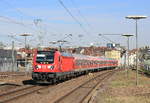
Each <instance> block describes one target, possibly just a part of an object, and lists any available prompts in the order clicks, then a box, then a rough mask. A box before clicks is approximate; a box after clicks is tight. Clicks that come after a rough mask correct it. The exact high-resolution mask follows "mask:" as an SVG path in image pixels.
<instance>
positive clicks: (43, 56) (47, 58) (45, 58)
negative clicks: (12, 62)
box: [36, 51, 54, 64]
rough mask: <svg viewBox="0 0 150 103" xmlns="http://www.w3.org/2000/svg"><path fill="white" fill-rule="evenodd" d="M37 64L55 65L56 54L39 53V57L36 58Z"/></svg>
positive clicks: (49, 52)
mask: <svg viewBox="0 0 150 103" xmlns="http://www.w3.org/2000/svg"><path fill="white" fill-rule="evenodd" d="M36 62H37V63H41V64H43V63H48V64H52V63H54V52H52V51H38V52H37V57H36Z"/></svg>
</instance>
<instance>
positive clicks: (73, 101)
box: [55, 70, 116, 103]
mask: <svg viewBox="0 0 150 103" xmlns="http://www.w3.org/2000/svg"><path fill="white" fill-rule="evenodd" d="M115 72H116V70H112V71H108V72H105V73H103V74H100V75H98V76H96V77H94V78H92V79H90V80H88V81H86V82H84V83H83V84H81V85H79V86H78V87H76V88H74V89H73V90H72V91H70V92H69V93H67V94H66V95H64V96H62V97H60V98H59V99H57V100H56V101H55V103H89V101H90V100H91V97H92V95H93V93H94V92H95V91H96V89H97V88H98V87H99V86H100V85H101V84H102V82H103V81H105V80H106V79H108V78H110V77H111V76H112V75H113V74H114V73H115Z"/></svg>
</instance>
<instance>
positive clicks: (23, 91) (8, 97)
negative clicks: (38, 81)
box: [0, 85, 48, 103]
mask: <svg viewBox="0 0 150 103" xmlns="http://www.w3.org/2000/svg"><path fill="white" fill-rule="evenodd" d="M47 87H48V86H44V87H41V86H35V85H32V86H24V87H20V88H16V89H14V90H11V91H8V92H4V93H1V94H0V103H6V102H10V101H12V100H15V99H18V98H20V97H23V96H25V95H28V94H32V93H34V92H37V91H38V90H41V89H45V88H47Z"/></svg>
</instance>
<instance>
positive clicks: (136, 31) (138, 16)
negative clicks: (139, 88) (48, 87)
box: [125, 15, 147, 85]
mask: <svg viewBox="0 0 150 103" xmlns="http://www.w3.org/2000/svg"><path fill="white" fill-rule="evenodd" d="M125 18H127V19H133V20H135V34H136V49H137V52H136V85H138V25H137V21H138V20H140V19H145V18H147V16H140V15H137V16H126V17H125Z"/></svg>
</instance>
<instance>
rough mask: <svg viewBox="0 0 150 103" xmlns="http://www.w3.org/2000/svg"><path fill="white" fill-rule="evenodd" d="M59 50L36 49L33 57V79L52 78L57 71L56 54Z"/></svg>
mask: <svg viewBox="0 0 150 103" xmlns="http://www.w3.org/2000/svg"><path fill="white" fill-rule="evenodd" d="M58 55H59V52H57V51H55V50H52V51H37V52H36V53H35V55H34V58H33V72H32V78H33V80H36V81H40V80H42V81H43V80H47V81H48V80H49V79H51V78H54V76H55V72H57V71H58V69H57V68H58V64H59V63H57V62H58V60H57V58H56V57H57V56H58Z"/></svg>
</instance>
